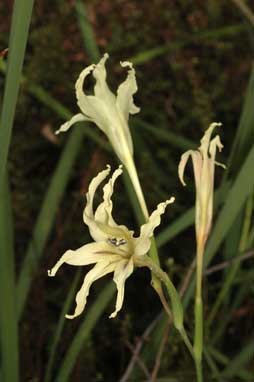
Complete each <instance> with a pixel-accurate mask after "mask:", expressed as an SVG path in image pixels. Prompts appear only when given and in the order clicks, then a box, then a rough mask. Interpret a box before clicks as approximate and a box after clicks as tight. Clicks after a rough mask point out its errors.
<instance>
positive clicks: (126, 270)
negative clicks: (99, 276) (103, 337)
mask: <svg viewBox="0 0 254 382" xmlns="http://www.w3.org/2000/svg"><path fill="white" fill-rule="evenodd" d="M133 269H134V265H133V259H132V258H130V259H129V260H122V261H121V262H119V263H118V264H117V267H116V269H115V273H114V278H113V280H114V282H115V283H116V286H117V298H116V306H115V311H114V312H113V313H111V315H110V316H109V318H114V317H115V316H116V315H117V313H118V312H119V311H120V310H121V309H122V306H123V299H124V287H125V282H126V280H127V278H128V277H129V276H130V275H131V274H132V272H133Z"/></svg>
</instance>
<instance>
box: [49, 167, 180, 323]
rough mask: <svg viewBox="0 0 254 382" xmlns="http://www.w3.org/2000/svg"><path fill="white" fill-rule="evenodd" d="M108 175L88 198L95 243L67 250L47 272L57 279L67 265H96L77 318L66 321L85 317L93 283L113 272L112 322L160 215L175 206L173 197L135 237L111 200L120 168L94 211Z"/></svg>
mask: <svg viewBox="0 0 254 382" xmlns="http://www.w3.org/2000/svg"><path fill="white" fill-rule="evenodd" d="M109 172H110V167H109V166H108V167H107V168H106V169H105V170H104V171H101V172H100V173H99V174H98V175H97V176H96V177H95V178H94V179H93V180H92V181H91V183H90V185H89V188H88V192H87V194H86V199H87V204H86V207H85V209H84V213H83V219H84V222H85V223H86V224H87V226H88V228H89V231H90V234H91V236H92V238H93V239H94V241H95V242H93V243H90V244H86V245H84V246H83V247H81V248H79V249H77V250H75V251H72V250H68V251H67V252H65V253H64V255H63V256H62V257H61V258H60V260H59V261H58V262H57V263H56V264H55V266H54V267H53V268H52V269H51V270H50V271H48V274H49V276H55V274H56V272H57V271H58V269H59V268H60V267H61V265H62V264H64V263H67V264H70V265H77V266H79V265H88V264H95V266H94V267H93V268H92V270H90V271H89V272H88V273H87V274H86V276H85V279H84V282H83V285H82V287H81V289H80V290H79V292H78V293H77V296H76V309H75V312H74V314H73V315H66V317H67V318H74V317H76V316H78V315H80V314H81V313H82V311H83V310H84V308H85V305H86V300H87V296H88V294H89V289H90V286H91V285H92V283H93V282H94V281H96V280H97V279H99V278H100V277H102V276H105V275H106V274H108V273H111V272H114V277H113V280H114V282H115V284H116V287H117V291H118V293H117V300H116V306H115V311H114V312H113V313H112V314H111V315H110V318H112V317H115V316H116V315H117V313H118V312H119V311H120V309H121V308H122V305H123V299H124V287H125V281H126V280H127V278H128V277H129V276H130V275H131V274H132V272H133V270H134V267H135V266H140V261H138V260H140V259H141V257H142V256H143V255H145V254H146V253H147V252H148V251H149V248H150V245H151V242H150V238H151V236H152V235H153V231H154V229H155V228H156V227H157V226H158V225H159V224H160V221H161V215H162V214H163V213H164V211H165V208H166V206H167V205H168V204H170V203H173V202H174V198H173V197H172V198H170V199H169V200H167V201H166V202H164V203H160V204H158V206H157V208H156V210H155V211H154V212H153V213H152V214H151V216H150V217H149V220H148V221H147V223H146V224H144V225H142V226H141V229H140V236H139V237H134V236H133V233H134V232H133V231H130V230H129V229H128V228H127V227H126V226H124V225H118V224H117V223H116V222H115V221H114V219H113V217H112V207H113V204H112V200H111V197H112V194H113V189H114V183H115V180H116V179H117V177H118V176H119V175H121V173H122V168H121V166H120V167H119V168H118V169H117V170H116V171H115V172H114V173H113V175H112V177H111V178H110V180H109V181H108V183H107V184H106V185H105V186H104V188H103V201H102V203H101V204H100V205H99V206H98V207H97V209H96V211H95V212H94V211H93V199H94V194H95V192H96V190H97V188H98V186H99V185H100V184H101V183H102V181H104V180H105V179H106V177H107V176H108V175H109Z"/></svg>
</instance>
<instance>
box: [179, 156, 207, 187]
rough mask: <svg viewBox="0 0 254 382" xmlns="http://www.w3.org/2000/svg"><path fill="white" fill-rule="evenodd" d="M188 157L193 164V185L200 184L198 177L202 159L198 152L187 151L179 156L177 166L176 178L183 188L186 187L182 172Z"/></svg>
mask: <svg viewBox="0 0 254 382" xmlns="http://www.w3.org/2000/svg"><path fill="white" fill-rule="evenodd" d="M190 156H191V159H192V163H193V169H194V177H195V183H196V185H197V186H198V185H199V183H200V176H201V170H202V163H203V159H202V156H201V154H200V152H199V151H195V150H188V151H186V152H185V153H184V154H183V155H182V156H181V159H180V163H179V165H178V176H179V179H180V181H181V183H182V184H183V185H184V186H186V183H185V181H184V171H185V167H186V164H187V162H188V159H189V157H190Z"/></svg>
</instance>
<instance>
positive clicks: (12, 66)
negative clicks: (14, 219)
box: [0, 0, 33, 183]
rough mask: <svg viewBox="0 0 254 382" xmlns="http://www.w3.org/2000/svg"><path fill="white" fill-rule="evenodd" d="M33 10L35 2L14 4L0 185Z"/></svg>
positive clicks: (0, 124)
mask: <svg viewBox="0 0 254 382" xmlns="http://www.w3.org/2000/svg"><path fill="white" fill-rule="evenodd" d="M32 9H33V0H27V1H26V2H24V1H22V0H16V1H15V3H14V8H13V14H12V15H13V16H12V24H11V33H10V42H9V54H8V65H7V75H6V82H5V89H4V97H3V106H2V112H1V119H0V142H1V150H0V183H2V182H3V181H4V172H5V168H6V163H7V157H8V151H9V146H10V141H11V133H12V126H13V120H14V114H15V108H16V103H17V98H18V90H19V84H20V77H21V70H22V66H23V61H24V55H25V48H26V43H27V38H28V30H29V25H30V20H31V14H32Z"/></svg>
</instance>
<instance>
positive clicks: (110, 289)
mask: <svg viewBox="0 0 254 382" xmlns="http://www.w3.org/2000/svg"><path fill="white" fill-rule="evenodd" d="M114 292H115V287H114V285H113V283H112V282H110V283H109V284H108V285H107V286H106V287H105V288H104V289H103V291H102V292H101V293H100V294H99V296H98V297H97V298H96V300H95V302H94V303H93V305H92V306H91V308H90V309H89V310H88V312H87V313H85V318H84V320H83V322H82V323H81V325H80V327H79V329H78V331H77V333H76V335H75V337H74V338H73V341H72V343H71V345H70V347H69V348H68V351H67V353H66V355H65V357H64V360H63V362H62V364H61V365H60V367H59V372H58V374H57V377H56V381H57V382H67V381H69V380H70V374H71V371H72V369H73V367H74V366H75V362H76V359H77V357H78V355H79V353H80V350H81V348H82V346H83V345H84V343H85V341H86V340H87V339H88V338H89V336H90V334H91V332H92V330H93V328H94V327H95V325H96V324H97V322H98V319H99V318H100V316H101V315H102V313H103V312H104V311H105V309H106V308H107V305H108V304H109V302H110V300H111V299H112V297H113V295H114Z"/></svg>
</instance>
